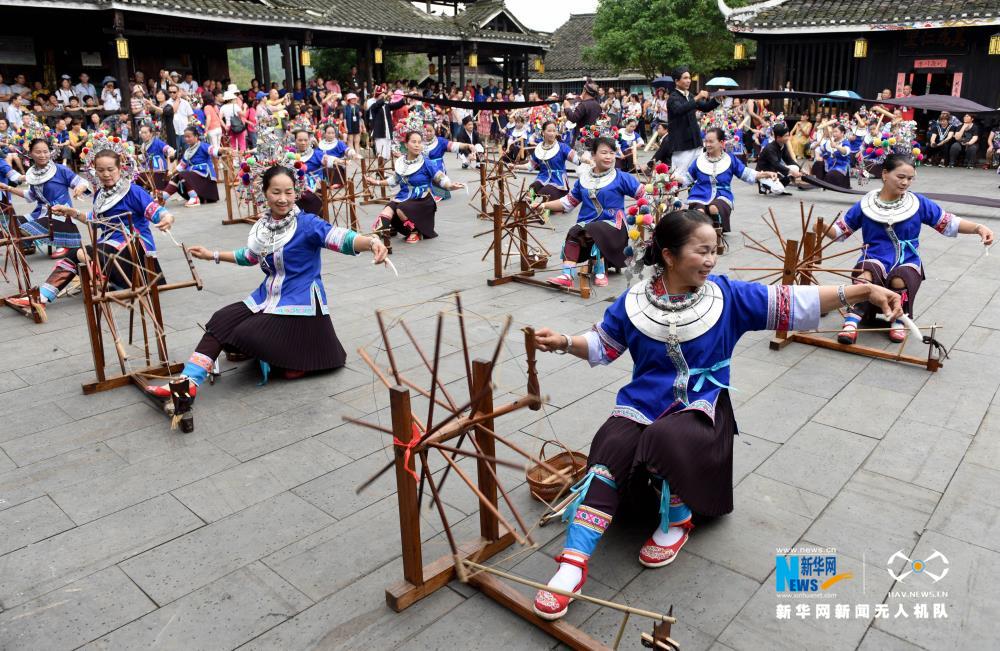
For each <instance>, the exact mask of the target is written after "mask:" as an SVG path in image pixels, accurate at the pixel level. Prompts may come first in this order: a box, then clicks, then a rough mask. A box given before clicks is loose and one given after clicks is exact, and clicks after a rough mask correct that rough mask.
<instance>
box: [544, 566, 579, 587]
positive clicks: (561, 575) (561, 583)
mask: <svg viewBox="0 0 1000 651" xmlns="http://www.w3.org/2000/svg"><path fill="white" fill-rule="evenodd" d="M582 578H583V570H581V569H580V568H579V567H577V566H576V565H570V564H569V563H559V571H557V572H556V573H555V576H553V577H552V578H551V579H549V582H548V583H547V584H546V585H548V586H549V587H550V588H557V589H559V590H565V591H566V592H572V591H573V590H574V589H576V586H578V585H580V579H582Z"/></svg>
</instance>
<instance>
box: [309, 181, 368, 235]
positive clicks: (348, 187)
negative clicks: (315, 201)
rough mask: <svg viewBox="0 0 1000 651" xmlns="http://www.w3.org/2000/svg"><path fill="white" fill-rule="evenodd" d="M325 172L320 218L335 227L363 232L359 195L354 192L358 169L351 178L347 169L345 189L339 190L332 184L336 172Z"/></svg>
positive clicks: (321, 189) (321, 187)
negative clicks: (360, 224)
mask: <svg viewBox="0 0 1000 651" xmlns="http://www.w3.org/2000/svg"><path fill="white" fill-rule="evenodd" d="M324 172H325V173H324V175H323V180H322V181H321V182H320V200H321V201H322V203H323V209H322V211H321V213H322V214H320V217H321V218H322V219H323V221H326V222H329V223H330V224H333V225H334V226H343V227H344V228H349V229H351V230H354V231H358V232H361V229H360V228H359V227H358V206H357V204H358V195H357V193H356V192H355V190H354V183H355V181H356V180H357V176H358V169H357V168H355V169H354V171H353V172H352V173H351V175H350V176H347V175H346V169H345V175H344V181H345V183H344V187H342V188H337V189H334V188H333V184H332V180H333V174H334V170H330V169H327V170H325V171H324ZM383 189H384V188H383Z"/></svg>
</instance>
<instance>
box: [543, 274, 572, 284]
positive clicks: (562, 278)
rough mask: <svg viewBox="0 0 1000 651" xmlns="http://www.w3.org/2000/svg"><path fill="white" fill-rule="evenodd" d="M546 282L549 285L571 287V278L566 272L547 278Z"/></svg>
mask: <svg viewBox="0 0 1000 651" xmlns="http://www.w3.org/2000/svg"><path fill="white" fill-rule="evenodd" d="M547 282H548V283H549V284H550V285H558V286H560V287H572V286H573V279H572V278H571V277H570V276H569V275H568V274H559V275H558V276H556V277H555V278H549V279H548V280H547Z"/></svg>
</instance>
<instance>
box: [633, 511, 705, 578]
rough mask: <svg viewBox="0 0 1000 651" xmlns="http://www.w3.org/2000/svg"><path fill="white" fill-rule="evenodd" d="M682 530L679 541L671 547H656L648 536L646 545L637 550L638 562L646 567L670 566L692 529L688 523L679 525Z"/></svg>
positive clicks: (692, 526)
mask: <svg viewBox="0 0 1000 651" xmlns="http://www.w3.org/2000/svg"><path fill="white" fill-rule="evenodd" d="M681 527H682V528H683V529H684V533H683V534H682V535H681V537H680V539H679V540H678V541H677V542H675V543H674V544H672V545H667V546H665V547H664V546H662V545H657V544H656V542H655V541H654V540H653V537H652V536H650V537H649V540H647V541H646V544H644V545H643V546H642V549H640V550H639V562H640V563H642V564H643V565H645V566H646V567H664V566H665V565H670V564H671V563H673V562H674V559H675V558H677V552H679V551H680V550H681V547H683V546H684V543H686V542H687V541H688V532H690V531H691V529H693V528H694V525H692V524H691V523H690V522H688V523H685V524H683V525H681Z"/></svg>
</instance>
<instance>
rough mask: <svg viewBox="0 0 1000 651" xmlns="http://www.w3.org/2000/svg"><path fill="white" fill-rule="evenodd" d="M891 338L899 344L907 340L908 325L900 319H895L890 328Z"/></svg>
mask: <svg viewBox="0 0 1000 651" xmlns="http://www.w3.org/2000/svg"><path fill="white" fill-rule="evenodd" d="M889 340H890V341H892V342H893V343H897V344H901V343H903V341H905V340H906V327H905V326H903V324H902V323H900V322H899V321H894V322H893V324H892V327H891V328H889Z"/></svg>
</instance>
